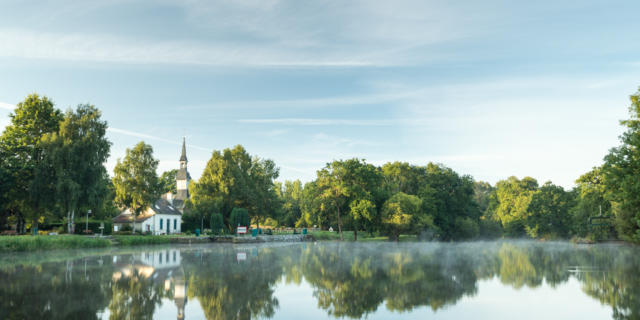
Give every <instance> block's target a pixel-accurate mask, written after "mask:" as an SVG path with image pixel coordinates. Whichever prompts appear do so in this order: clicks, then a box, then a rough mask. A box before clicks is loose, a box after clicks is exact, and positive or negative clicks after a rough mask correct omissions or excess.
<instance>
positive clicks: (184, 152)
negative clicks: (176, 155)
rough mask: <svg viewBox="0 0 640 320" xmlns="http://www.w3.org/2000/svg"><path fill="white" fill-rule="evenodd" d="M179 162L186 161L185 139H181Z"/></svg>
mask: <svg viewBox="0 0 640 320" xmlns="http://www.w3.org/2000/svg"><path fill="white" fill-rule="evenodd" d="M180 161H181V162H182V161H184V162H186V161H187V147H186V144H185V137H182V155H181V156H180Z"/></svg>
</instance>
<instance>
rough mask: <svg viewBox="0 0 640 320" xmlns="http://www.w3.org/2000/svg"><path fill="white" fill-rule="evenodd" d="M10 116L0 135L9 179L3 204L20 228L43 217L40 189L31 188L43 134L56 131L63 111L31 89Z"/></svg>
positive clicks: (41, 171) (40, 153) (39, 158)
mask: <svg viewBox="0 0 640 320" xmlns="http://www.w3.org/2000/svg"><path fill="white" fill-rule="evenodd" d="M9 117H10V118H11V123H10V124H9V125H8V126H6V127H5V130H4V132H3V133H2V136H0V149H1V150H2V153H3V156H4V157H3V158H4V159H3V160H2V164H3V167H4V170H5V173H6V174H7V175H8V177H7V179H6V180H5V183H7V184H9V183H10V184H9V187H8V188H7V189H8V190H6V191H5V195H6V198H7V199H6V200H8V201H7V202H6V203H5V204H4V206H5V209H8V210H10V211H11V212H13V214H14V215H15V216H16V218H17V220H18V221H17V222H18V225H19V229H20V231H23V227H24V222H25V221H28V222H29V223H36V224H37V222H38V220H40V219H41V217H42V214H43V211H42V209H41V207H40V206H41V205H42V204H43V199H42V198H39V196H40V195H41V193H36V192H32V191H31V188H32V187H33V186H34V184H33V182H34V180H35V179H36V174H37V172H36V171H37V168H38V166H39V165H40V163H41V162H42V159H43V152H42V146H41V144H40V140H41V139H42V137H43V136H44V135H46V134H48V133H53V132H56V131H58V127H59V124H60V121H61V120H62V114H61V112H60V110H58V109H56V108H54V104H53V102H52V101H51V100H49V98H47V97H45V96H43V97H40V96H39V95H38V94H35V93H34V94H31V95H29V96H27V97H26V98H25V100H24V101H22V102H20V103H18V105H17V106H16V109H15V110H14V111H13V112H12V113H11V114H10V115H9ZM44 172H45V171H44V170H40V171H39V173H44Z"/></svg>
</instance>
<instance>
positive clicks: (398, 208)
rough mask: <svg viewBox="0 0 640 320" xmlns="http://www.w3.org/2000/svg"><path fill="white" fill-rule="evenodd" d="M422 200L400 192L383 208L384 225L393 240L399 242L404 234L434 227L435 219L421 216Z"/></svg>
mask: <svg viewBox="0 0 640 320" xmlns="http://www.w3.org/2000/svg"><path fill="white" fill-rule="evenodd" d="M421 207H422V200H421V199H420V198H419V197H416V196H412V195H408V194H406V193H403V192H398V193H396V194H395V195H393V197H391V198H389V200H387V201H386V202H385V203H384V206H383V207H382V223H384V224H385V226H386V229H387V232H388V233H389V235H390V236H391V238H392V239H394V240H396V241H398V239H399V236H400V234H401V233H403V232H411V231H415V230H421V229H422V228H423V227H429V226H433V217H431V216H429V215H423V214H421V213H422V212H421Z"/></svg>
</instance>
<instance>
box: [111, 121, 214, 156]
mask: <svg viewBox="0 0 640 320" xmlns="http://www.w3.org/2000/svg"><path fill="white" fill-rule="evenodd" d="M107 131H109V132H112V133H117V134H123V135H126V136H130V137H136V138H142V139H149V140H154V141H160V142H164V143H169V144H173V145H180V144H181V143H180V142H177V141H175V140H170V139H166V138H162V137H158V136H153V135H150V134H146V133H141V132H135V131H130V130H125V129H118V128H113V127H111V128H108V129H107ZM187 146H188V147H190V148H194V149H198V150H202V151H211V150H213V149H212V148H206V147H201V146H197V145H192V144H187Z"/></svg>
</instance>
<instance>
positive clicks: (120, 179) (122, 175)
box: [113, 141, 158, 233]
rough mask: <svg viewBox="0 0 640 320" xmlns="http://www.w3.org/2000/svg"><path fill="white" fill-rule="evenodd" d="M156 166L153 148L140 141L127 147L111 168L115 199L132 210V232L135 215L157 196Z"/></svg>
mask: <svg viewBox="0 0 640 320" xmlns="http://www.w3.org/2000/svg"><path fill="white" fill-rule="evenodd" d="M157 168H158V160H156V159H154V158H153V148H152V147H151V146H150V145H148V144H145V143H144V142H143V141H141V142H139V143H138V144H137V145H136V146H135V147H133V149H128V148H127V151H126V155H125V157H124V159H123V160H122V161H121V160H120V159H118V162H117V163H116V166H115V168H114V169H113V173H114V176H113V185H114V187H115V190H116V198H115V201H116V203H117V204H119V205H121V206H124V207H126V208H129V209H130V210H131V211H132V215H133V232H134V233H135V227H136V217H137V216H138V215H139V214H140V213H141V212H142V211H144V210H145V209H146V208H148V207H149V205H150V204H151V202H152V201H154V200H155V199H156V197H157V196H158V192H157V186H158V175H157V174H156V169H157Z"/></svg>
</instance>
